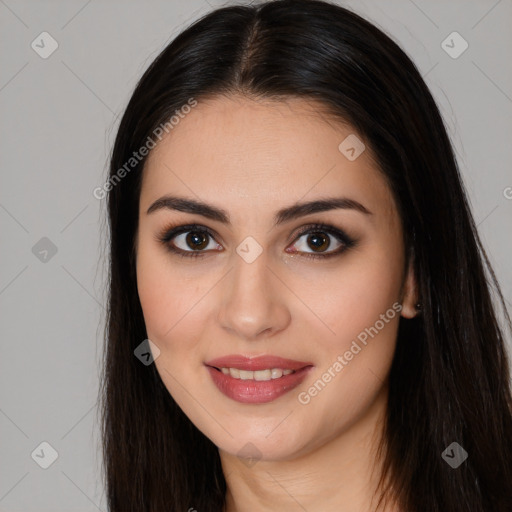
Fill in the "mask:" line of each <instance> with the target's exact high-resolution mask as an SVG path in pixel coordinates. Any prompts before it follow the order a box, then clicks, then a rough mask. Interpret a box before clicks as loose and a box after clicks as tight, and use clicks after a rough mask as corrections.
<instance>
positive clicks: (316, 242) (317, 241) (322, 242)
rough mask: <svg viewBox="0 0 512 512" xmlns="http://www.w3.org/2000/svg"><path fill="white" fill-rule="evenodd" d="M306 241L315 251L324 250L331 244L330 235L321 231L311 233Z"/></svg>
mask: <svg viewBox="0 0 512 512" xmlns="http://www.w3.org/2000/svg"><path fill="white" fill-rule="evenodd" d="M306 243H307V244H309V246H310V247H311V248H312V249H313V250H314V251H315V252H323V251H325V250H326V249H328V248H329V245H331V241H330V240H329V237H328V236H326V235H325V234H324V233H321V232H318V233H312V234H310V235H309V236H308V238H307V242H306Z"/></svg>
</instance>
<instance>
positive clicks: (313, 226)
mask: <svg viewBox="0 0 512 512" xmlns="http://www.w3.org/2000/svg"><path fill="white" fill-rule="evenodd" d="M194 230H196V231H202V232H204V233H207V234H208V235H210V236H211V237H212V238H213V239H214V240H215V241H216V242H217V243H220V242H219V241H218V240H217V234H216V232H215V230H213V229H211V228H209V227H207V226H204V225H203V224H198V223H194V224H183V225H177V226H175V227H172V228H169V229H165V230H164V232H163V234H162V235H161V236H160V237H159V238H160V239H161V241H163V242H164V243H166V242H167V243H170V241H171V240H172V239H174V238H175V237H177V236H179V235H181V234H183V233H188V232H189V231H194ZM315 231H324V232H326V233H329V234H330V235H331V236H334V237H335V238H336V240H337V241H339V242H342V243H344V242H345V241H351V240H352V238H351V237H350V236H348V235H347V234H346V232H345V230H344V229H341V228H337V227H335V226H331V225H329V224H327V223H325V222H324V223H319V222H312V223H309V224H306V225H304V226H301V227H300V228H298V229H296V230H294V233H293V234H292V235H290V238H291V240H290V241H291V242H294V241H296V240H297V239H298V238H301V237H302V236H304V235H306V234H307V233H309V232H315ZM337 235H343V236H344V237H345V238H346V239H347V240H344V239H343V236H342V238H341V240H340V238H339V236H337ZM178 249H179V248H178ZM181 250H182V249H181ZM186 252H207V251H186Z"/></svg>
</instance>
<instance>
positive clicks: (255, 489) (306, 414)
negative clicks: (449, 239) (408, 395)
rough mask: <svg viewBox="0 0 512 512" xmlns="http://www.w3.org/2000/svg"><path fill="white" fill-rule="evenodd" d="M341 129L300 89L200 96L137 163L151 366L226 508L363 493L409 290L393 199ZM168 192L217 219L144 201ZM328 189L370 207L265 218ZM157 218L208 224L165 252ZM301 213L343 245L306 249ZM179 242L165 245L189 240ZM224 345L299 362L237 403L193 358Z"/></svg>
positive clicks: (371, 478)
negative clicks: (262, 394) (299, 370)
mask: <svg viewBox="0 0 512 512" xmlns="http://www.w3.org/2000/svg"><path fill="white" fill-rule="evenodd" d="M353 133H355V130H354V129H353V128H351V127H350V126H348V125H346V124H342V123H341V122H334V121H329V120H328V118H327V117H326V116H325V115H322V114H321V110H320V106H319V105H318V104H315V103H314V102H311V101H306V100H304V99H289V100H287V101H279V102H277V101H270V100H254V99H249V98H247V97H241V96H232V97H224V96H223V97H215V98H211V99H209V100H208V101H206V100H201V101H199V103H198V105H197V106H196V107H195V108H193V109H192V111H191V112H190V113H189V114H187V116H186V117H185V118H184V119H182V120H180V122H179V124H178V125H177V126H175V127H174V129H173V130H172V131H171V132H170V133H169V134H168V135H166V136H165V137H164V138H163V139H162V140H161V142H159V143H158V145H157V147H156V148H155V149H154V150H153V151H152V152H151V154H150V155H149V157H148V160H147V162H146V166H145V169H144V176H143V182H142V188H141V196H140V210H139V229H138V233H137V243H136V250H137V284H138V292H139V298H140V301H141V305H142V309H143V313H144V319H145V323H146V327H147V332H148V337H149V339H150V340H151V341H152V342H153V343H155V345H157V346H158V348H159V350H160V355H159V356H158V357H157V359H156V360H155V364H156V367H157V370H158V372H159V374H160V376H161V378H162V380H163V382H164V384H165V386H166V387H167V389H168V390H169V392H170V393H171V395H172V396H173V398H174V399H175V400H176V402H177V403H178V404H179V405H180V407H181V408H182V409H183V411H184V412H185V413H186V414H187V416H188V417H189V418H190V420H191V421H192V422H193V423H194V424H195V425H196V426H197V427H198V428H199V429H200V430H201V431H202V432H203V433H204V434H205V435H206V436H208V437H209V438H210V439H211V440H212V441H213V443H215V445H216V446H217V447H218V448H219V453H220V457H221V461H222V465H223V470H224V474H225V477H226V481H227V485H228V492H227V495H226V511H227V512H234V511H237V512H245V511H254V510H260V511H270V510H273V511H274V510H290V511H292V510H298V511H299V510H303V509H305V510H308V511H315V510H322V511H324V512H330V511H332V512H334V511H336V512H339V511H350V512H363V511H367V510H369V507H370V503H371V500H372V495H373V493H374V491H375V489H376V483H377V479H378V477H379V471H380V463H379V461H378V460H377V459H376V455H375V447H376V443H377V442H378V441H379V439H380V437H381V433H382V425H383V415H384V413H385V407H386V398H387V375H388V373H389V369H390V365H391V361H392V357H393V353H394V348H395V344H396V335H397V329H398V322H399V317H400V315H402V316H404V317H407V318H411V317H412V316H414V315H415V314H416V311H415V309H414V304H415V303H416V300H417V297H416V287H415V282H414V276H413V275H412V271H411V269H410V268H406V267H405V255H404V246H403V240H402V227H401V221H400V218H399V216H398V213H397V208H396V205H395V202H394V200H393V197H392V195H391V191H390V189H389V187H388V186H387V184H386V181H385V180H384V178H383V176H382V174H381V173H380V171H379V169H378V167H377V165H376V164H375V161H374V159H373V158H372V155H371V152H370V149H369V148H368V146H367V147H366V150H365V151H364V152H363V153H362V154H361V155H360V156H359V157H358V158H357V159H356V160H354V161H350V160H348V159H347V158H346V157H345V156H344V155H343V154H342V153H341V152H340V151H339V149H338V146H339V144H340V143H341V142H342V141H343V140H344V139H345V138H346V137H347V136H348V135H350V134H353ZM358 137H359V138H360V139H361V140H363V139H362V137H361V136H360V135H358ZM167 194H172V195H176V196H182V197H186V198H191V199H200V200H202V201H205V202H207V203H211V204H213V205H215V206H217V207H219V208H222V209H224V210H225V211H226V212H227V213H228V214H229V216H230V218H231V222H232V225H231V226H227V225H225V224H223V223H221V222H218V221H214V220H210V219H207V218H205V217H203V216H201V215H198V214H194V213H185V212H179V211H175V210H170V209H161V210H157V211H155V212H152V213H150V214H147V213H146V212H147V209H148V208H149V206H150V205H151V204H152V203H153V202H154V201H156V200H157V199H159V198H160V197H162V196H164V195H167ZM339 196H343V197H347V198H350V199H353V200H356V201H358V202H360V203H361V204H362V205H364V206H365V208H367V209H368V210H369V211H370V212H371V214H364V213H361V212H359V211H357V210H354V209H333V210H330V211H326V212H319V213H314V214H309V215H307V216H305V217H301V218H298V219H294V220H291V221H289V222H285V223H283V224H282V225H279V226H277V227H273V216H274V213H275V212H276V211H277V210H279V209H281V208H283V207H286V206H290V205H292V204H294V203H296V202H302V201H310V200H314V199H320V198H327V197H339ZM172 222H175V223H179V224H180V225H181V224H190V223H197V224H199V225H200V226H206V227H209V228H210V229H211V230H212V231H213V232H214V233H215V234H216V236H215V238H214V239H212V238H207V243H208V249H207V251H206V253H205V254H204V255H203V257H199V258H186V257H185V258H183V257H180V256H178V255H174V254H172V253H171V252H169V250H167V249H166V246H165V244H163V243H162V242H160V241H158V239H157V237H158V235H159V234H160V233H162V232H164V231H165V229H166V227H167V226H168V225H169V224H170V223H172ZM313 222H318V223H320V222H321V223H326V224H328V225H332V226H333V227H336V228H338V229H341V230H342V231H345V232H346V233H347V234H348V235H350V236H351V237H352V238H353V239H355V240H356V244H355V245H354V246H353V247H351V248H348V249H345V251H344V252H342V253H341V254H339V255H337V256H334V257H332V258H328V259H325V260H321V259H309V258H307V257H306V256H305V255H304V254H307V253H309V254H315V246H314V245H311V244H308V241H307V239H308V234H306V235H302V236H301V237H300V239H299V238H298V236H295V233H296V232H297V231H298V229H299V228H301V227H303V226H306V225H307V224H310V223H313ZM324 233H325V232H324ZM248 236H252V237H253V238H254V239H255V240H257V242H258V243H259V245H260V246H261V248H262V253H261V255H260V256H259V257H257V258H256V260H255V261H253V262H252V263H250V264H249V263H247V262H246V261H245V260H244V259H242V258H241V257H240V256H239V254H238V253H237V252H236V248H237V246H238V245H239V244H240V243H241V242H242V241H243V240H244V239H245V238H246V237H248ZM325 236H327V237H328V238H329V239H330V242H331V245H330V246H329V247H328V248H327V249H325V251H326V252H330V251H335V250H336V249H337V248H338V247H339V243H338V242H337V241H336V239H335V238H334V237H332V236H331V237H329V235H328V234H327V235H325ZM180 239H181V241H178V240H176V239H174V243H175V244H177V245H178V247H179V248H181V249H182V250H188V251H193V250H194V246H193V245H192V246H190V245H187V244H186V242H185V241H184V236H181V237H180ZM171 243H172V242H171ZM286 248H295V249H296V252H295V253H289V252H285V249H286ZM203 250H204V249H203ZM394 303H400V304H402V310H401V313H397V314H396V316H394V318H393V319H390V320H389V321H388V322H387V323H385V326H384V328H382V329H381V330H380V331H379V332H378V334H377V335H374V337H373V338H369V339H368V343H367V345H366V346H364V347H363V348H362V350H361V351H360V352H358V353H357V355H355V356H354V357H353V359H352V360H351V361H349V362H348V364H347V365H346V366H344V368H343V370H342V371H340V372H338V373H336V376H335V377H334V378H332V379H331V381H330V382H329V383H328V384H327V385H326V386H325V387H324V388H323V389H322V390H321V392H319V393H318V394H317V395H316V396H314V397H312V398H311V400H310V401H309V403H307V404H302V403H300V402H299V400H298V395H299V393H301V392H305V391H307V390H308V388H310V387H311V386H312V385H313V384H314V383H315V381H317V380H318V379H319V378H321V377H322V374H323V373H324V372H325V371H326V370H327V369H328V368H329V367H332V365H333V363H334V362H335V361H336V360H337V357H338V356H339V355H343V354H344V353H345V352H346V351H347V350H348V349H349V348H350V346H351V343H352V342H353V340H356V338H357V336H358V334H360V333H361V332H362V331H364V330H365V328H369V327H370V326H374V325H375V323H376V321H377V320H379V318H381V317H380V315H382V314H384V313H386V311H387V310H389V309H390V308H391V307H392V305H393V304H394ZM227 354H243V355H246V356H255V355H262V354H272V355H277V356H281V357H285V358H290V359H296V360H300V361H310V362H312V363H313V365H314V368H313V369H312V370H311V371H310V373H309V374H308V376H307V378H306V380H305V381H304V382H303V383H302V384H301V385H300V386H299V387H298V388H295V389H294V390H292V391H290V392H288V393H286V394H285V395H283V396H281V397H279V398H277V399H276V400H274V401H272V402H269V403H266V404H242V403H238V402H236V401H233V400H231V399H230V398H228V397H226V396H224V395H223V394H222V393H221V392H220V391H219V390H218V389H217V388H216V386H215V385H214V384H213V382H212V380H211V377H210V375H209V373H208V371H207V370H206V367H205V366H204V364H203V363H204V362H205V361H208V360H210V359H213V358H215V357H220V356H223V355H227ZM247 443H252V445H254V446H255V447H256V449H257V452H254V453H253V456H254V457H255V458H257V459H258V460H256V461H253V462H255V463H251V461H248V460H247V459H244V458H242V457H239V456H237V454H238V453H239V451H240V450H241V449H242V448H243V447H244V446H245V445H246V444H247ZM247 450H248V449H247V447H246V449H245V452H244V453H248V452H247ZM248 455H251V454H250V453H248ZM387 510H389V511H391V510H393V511H394V510H398V509H397V508H388V509H387Z"/></svg>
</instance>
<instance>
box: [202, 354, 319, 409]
mask: <svg viewBox="0 0 512 512" xmlns="http://www.w3.org/2000/svg"><path fill="white" fill-rule="evenodd" d="M205 366H206V367H207V369H208V371H209V373H210V376H211V378H212V380H213V382H214V383H215V385H216V386H217V388H218V389H219V390H220V391H221V392H222V393H223V394H224V395H226V396H227V397H229V398H231V399H232V400H235V401H237V402H241V403H252V404H258V403H267V402H271V401H272V400H275V399H276V398H279V397H280V396H282V395H284V394H285V393H287V392H288V391H291V390H292V389H294V388H295V387H297V386H298V385H299V384H300V383H301V382H302V381H303V380H304V379H305V377H306V375H307V373H308V372H309V370H310V369H311V368H313V364H312V363H310V362H304V361H296V360H293V359H285V358H282V357H276V356H270V355H263V356H258V357H246V356H242V355H228V356H225V357H219V358H216V359H212V360H211V361H207V362H206V363H205Z"/></svg>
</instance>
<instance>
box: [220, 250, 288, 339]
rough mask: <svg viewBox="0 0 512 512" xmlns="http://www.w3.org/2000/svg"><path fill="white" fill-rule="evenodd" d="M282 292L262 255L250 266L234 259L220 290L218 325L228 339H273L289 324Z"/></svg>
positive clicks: (281, 287) (239, 259)
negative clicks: (230, 337)
mask: <svg viewBox="0 0 512 512" xmlns="http://www.w3.org/2000/svg"><path fill="white" fill-rule="evenodd" d="M286 292H287V289H286V286H285V285H284V284H283V282H282V281H281V279H280V278H279V277H278V276H277V275H276V272H275V270H273V269H272V268H270V267H269V262H268V259H267V257H266V254H265V251H264V252H263V253H262V254H261V255H260V256H259V257H258V258H257V259H256V260H255V261H253V262H251V263H248V262H246V261H245V260H244V259H243V258H241V257H239V256H238V255H234V268H233V269H232V270H231V272H229V273H228V275H227V276H226V279H225V280H224V283H223V285H222V289H221V294H220V304H219V312H218V320H219V323H220V325H221V327H222V328H223V329H224V330H226V331H228V332H229V333H230V335H231V336H234V337H237V338H242V339H245V340H248V341H256V340H258V339H263V338H267V337H270V336H273V335H275V334H276V333H278V332H280V331H282V330H283V329H286V327H287V326H288V325H289V323H290V320H291V314H290V310H289V308H288V307H287V304H286V297H287V296H289V295H290V293H289V292H288V293H286Z"/></svg>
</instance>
